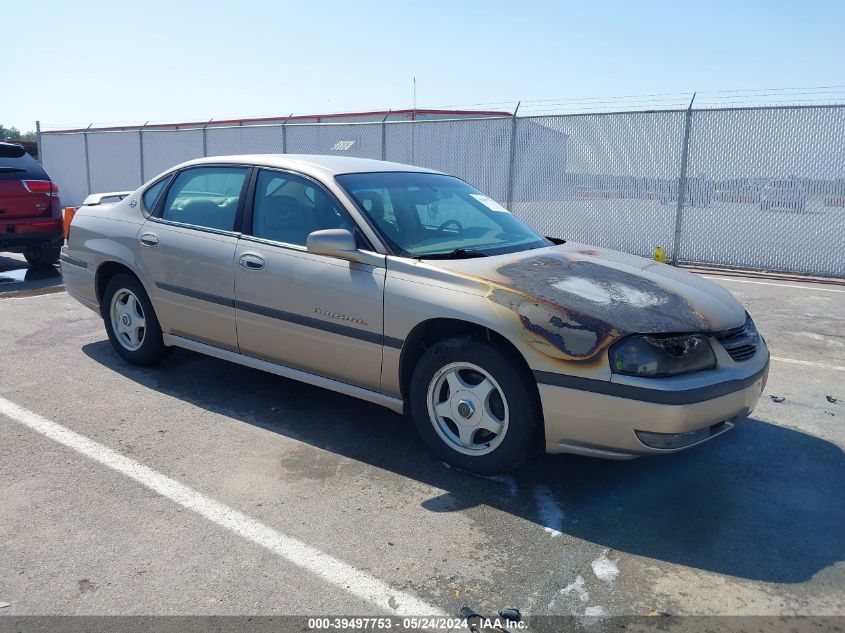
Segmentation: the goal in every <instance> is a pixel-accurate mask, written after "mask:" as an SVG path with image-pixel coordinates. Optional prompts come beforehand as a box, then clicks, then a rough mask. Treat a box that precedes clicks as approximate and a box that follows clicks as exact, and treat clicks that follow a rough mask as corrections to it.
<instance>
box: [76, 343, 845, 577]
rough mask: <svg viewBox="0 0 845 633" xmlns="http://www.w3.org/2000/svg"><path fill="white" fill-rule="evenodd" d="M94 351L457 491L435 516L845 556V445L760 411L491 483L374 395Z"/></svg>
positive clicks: (185, 390)
mask: <svg viewBox="0 0 845 633" xmlns="http://www.w3.org/2000/svg"><path fill="white" fill-rule="evenodd" d="M83 351H84V352H85V354H87V355H88V356H89V357H90V358H92V359H94V360H95V361H97V362H98V363H101V364H102V365H104V366H106V367H108V368H110V369H112V370H114V371H116V372H119V373H120V374H122V375H124V376H126V377H128V378H130V379H132V380H134V381H136V382H137V383H139V384H141V385H144V386H145V387H148V388H150V389H154V390H156V391H158V392H160V393H163V394H166V395H169V396H173V397H176V398H179V399H182V400H185V401H188V402H190V403H192V404H194V405H196V406H198V407H202V408H204V409H207V410H209V411H214V412H217V413H221V414H224V415H228V416H230V417H232V418H233V419H237V420H241V421H243V422H246V423H249V424H253V425H257V426H259V427H261V428H264V429H267V430H270V431H272V432H274V433H279V434H281V435H285V436H288V437H292V438H295V439H297V440H300V441H302V442H306V443H308V444H311V445H313V446H317V447H319V448H321V449H324V450H328V451H331V452H334V453H336V454H338V455H342V456H344V457H346V458H349V459H353V460H357V461H360V462H362V463H363V464H368V465H371V466H375V467H377V468H381V469H386V470H388V471H392V472H394V473H396V474H398V475H401V476H403V477H408V478H412V479H415V480H418V481H421V482H424V483H426V484H428V485H431V486H434V487H436V488H439V489H442V490H445V491H447V492H446V493H444V494H443V495H440V496H438V497H435V498H433V499H430V500H427V501H425V502H424V503H423V507H424V508H426V509H428V510H430V511H432V512H455V511H460V510H462V509H466V508H469V507H473V506H477V505H479V504H484V505H487V506H490V507H492V508H496V509H498V510H500V511H502V512H506V513H509V514H512V515H515V516H518V517H520V518H521V519H524V520H526V521H530V522H533V523H535V524H537V525H539V526H542V527H544V528H548V529H552V530H557V531H560V532H562V533H563V534H566V535H571V536H574V537H577V538H579V539H583V540H585V541H589V542H593V543H596V544H598V545H601V546H603V547H609V548H612V549H615V550H619V551H622V552H627V553H630V554H635V555H638V556H645V557H649V558H653V559H656V560H660V561H666V562H670V563H676V564H680V565H686V566H688V567H693V568H698V569H702V570H706V571H709V572H717V573H721V574H728V575H731V576H736V577H740V578H747V579H753V580H760V581H765V582H778V583H797V582H803V581H806V580H808V579H810V578H811V577H812V576H813V575H814V574H816V573H817V572H819V571H821V570H823V569H824V568H826V567H828V566H830V565H832V564H835V563H837V562H839V561H841V560H843V558H845V531H843V526H845V503H843V500H845V453H843V451H842V450H841V449H840V448H839V447H838V446H836V445H834V444H832V443H830V442H827V441H825V440H822V439H820V438H817V437H814V436H811V435H808V434H806V433H803V432H800V431H796V430H792V429H789V428H785V427H782V426H776V425H773V424H768V423H765V422H762V421H759V420H755V419H753V418H752V419H749V420H747V421H745V422H744V423H742V424H741V425H739V426H738V427H737V428H736V429H734V430H732V431H730V432H729V433H727V434H725V435H724V436H722V437H719V438H716V439H714V440H713V441H711V442H708V443H706V444H704V445H702V446H700V447H697V448H695V449H692V450H690V451H687V452H683V453H679V454H676V455H668V456H665V457H660V458H644V459H638V460H633V461H623V462H614V461H604V460H597V459H591V458H585V457H577V456H570V455H555V456H546V457H542V458H539V459H535V460H532V461H530V462H528V463H526V464H525V465H523V466H522V467H521V468H519V469H518V470H517V471H516V472H514V473H512V474H511V475H505V476H500V477H496V478H482V477H477V476H474V475H470V474H468V473H464V472H461V471H457V470H454V469H451V468H448V467H447V466H446V465H444V464H443V463H442V462H440V461H438V460H437V459H436V458H435V457H433V456H432V455H431V453H429V452H428V451H427V450H426V448H425V446H424V445H423V444H422V442H421V440H420V439H419V438H418V436H417V434H416V431H415V429H414V427H413V424H412V423H411V421H410V420H409V419H407V418H404V417H402V416H399V415H396V414H394V413H392V412H390V411H388V410H387V409H383V408H382V407H379V406H376V405H373V404H370V403H366V402H362V401H359V400H356V399H353V398H350V397H347V396H343V395H340V394H337V393H334V392H330V391H327V390H323V389H319V388H317V387H312V386H309V385H304V384H301V383H298V382H295V381H292V380H286V379H283V378H279V377H276V376H273V375H270V374H267V373H264V372H260V371H256V370H252V369H249V368H246V367H241V366H239V365H235V364H231V363H227V362H225V361H221V360H217V359H213V358H208V357H204V356H201V355H199V354H194V353H191V352H187V351H184V350H176V351H175V352H174V353H173V355H172V356H170V357H169V358H167V359H166V360H165V361H164V362H162V363H161V364H160V365H159V366H158V367H156V368H153V369H150V368H138V367H132V366H130V365H128V364H127V363H125V362H124V361H123V360H122V359H120V358H119V357H118V356H117V355H116V354H115V353H114V352H113V351H112V349H111V347H110V345H109V343H108V341H100V342H97V343H91V344H88V345H85V346H84V348H83ZM233 403H237V404H233ZM292 468H302V469H307V468H309V465H308V464H307V463H297V464H293V465H292ZM306 474H307V473H306Z"/></svg>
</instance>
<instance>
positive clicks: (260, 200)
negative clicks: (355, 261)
mask: <svg viewBox="0 0 845 633" xmlns="http://www.w3.org/2000/svg"><path fill="white" fill-rule="evenodd" d="M321 229H346V230H348V231H351V232H352V233H353V234H356V235H357V230H356V228H355V224H354V222H353V221H352V219H351V218H350V217H349V216H348V215H347V213H346V212H345V211H344V210H343V209H341V208H340V207H339V206H338V204H337V203H336V202H335V200H334V198H332V196H330V195H329V194H328V193H326V192H325V191H324V190H323V189H322V188H321V187H319V186H318V185H316V184H314V183H313V182H311V181H310V180H308V179H306V178H301V177H299V176H294V175H291V174H286V173H283V172H274V171H261V172H260V173H259V174H258V180H257V182H256V185H255V205H254V207H253V212H252V234H253V235H254V236H255V237H262V238H264V239H268V240H274V241H276V242H284V243H285V244H296V245H298V246H305V243H306V241H307V239H308V234H309V233H312V232H313V231H319V230H321ZM358 240H359V243H360V241H361V238H360V236H358Z"/></svg>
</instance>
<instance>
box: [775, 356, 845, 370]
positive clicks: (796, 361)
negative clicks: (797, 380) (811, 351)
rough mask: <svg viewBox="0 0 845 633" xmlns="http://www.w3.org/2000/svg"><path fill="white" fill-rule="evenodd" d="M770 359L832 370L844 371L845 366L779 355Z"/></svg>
mask: <svg viewBox="0 0 845 633" xmlns="http://www.w3.org/2000/svg"><path fill="white" fill-rule="evenodd" d="M771 359H772V360H776V361H779V362H781V363H792V364H793V365H805V366H807V367H821V368H822V369H832V370H833V371H845V367H841V366H839V365H826V364H825V363H814V362H813V361H811V360H797V359H795V358H780V357H779V356H772V357H771Z"/></svg>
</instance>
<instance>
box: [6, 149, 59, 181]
mask: <svg viewBox="0 0 845 633" xmlns="http://www.w3.org/2000/svg"><path fill="white" fill-rule="evenodd" d="M26 178H32V179H33V180H49V178H48V177H47V174H46V173H45V172H44V170H43V169H41V165H39V164H38V162H37V161H36V160H35V159H34V158H33V157H32V156H30V155H29V154H27V153H26V152H25V151H24V150H23V148H22V147H20V146H19V145H7V144H5V143H0V180H20V179H26Z"/></svg>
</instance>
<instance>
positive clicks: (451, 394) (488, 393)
mask: <svg viewBox="0 0 845 633" xmlns="http://www.w3.org/2000/svg"><path fill="white" fill-rule="evenodd" d="M428 412H429V417H430V418H431V422H432V424H433V426H434V429H435V431H437V434H438V435H439V436H440V438H441V439H442V440H443V441H444V442H446V444H447V445H449V447H450V448H452V449H454V450H456V451H458V452H459V453H464V454H466V455H483V454H485V453H489V452H491V451H493V450H495V449H496V448H497V447H498V446H499V444H501V443H502V440H503V439H504V437H505V433H506V432H507V428H508V420H509V414H508V405H507V402H506V400H505V395H504V392H503V391H502V389H501V387H500V386H499V384H498V383H497V382H496V380H495V379H494V378H493V376H492V375H490V374H489V373H488V372H487V371H485V370H484V369H482V368H481V367H479V366H477V365H473V364H472V363H465V362H458V363H451V364H449V365H447V366H446V367H444V368H443V369H441V370H440V371H439V372H437V373H436V374H435V375H434V376H433V377H432V380H431V383H430V384H429V388H428Z"/></svg>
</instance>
